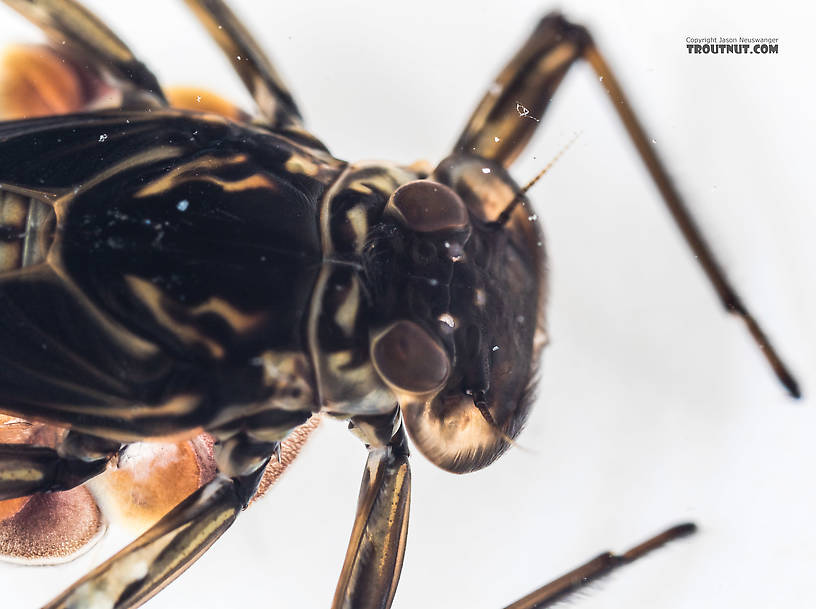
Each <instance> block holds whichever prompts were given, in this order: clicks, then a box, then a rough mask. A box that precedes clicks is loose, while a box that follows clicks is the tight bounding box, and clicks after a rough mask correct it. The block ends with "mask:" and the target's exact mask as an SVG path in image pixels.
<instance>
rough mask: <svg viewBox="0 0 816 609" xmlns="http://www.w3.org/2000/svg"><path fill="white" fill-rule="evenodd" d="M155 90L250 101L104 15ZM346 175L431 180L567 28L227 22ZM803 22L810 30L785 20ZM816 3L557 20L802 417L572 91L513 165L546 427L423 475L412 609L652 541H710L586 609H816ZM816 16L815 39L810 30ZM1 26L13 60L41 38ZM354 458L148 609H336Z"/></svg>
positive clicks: (132, 14) (52, 589) (290, 497)
mask: <svg viewBox="0 0 816 609" xmlns="http://www.w3.org/2000/svg"><path fill="white" fill-rule="evenodd" d="M88 4H89V5H91V6H92V7H93V9H94V10H97V11H98V12H99V14H100V15H102V16H103V17H104V18H105V19H106V20H108V22H109V23H110V24H111V25H112V26H113V27H114V29H116V30H117V31H118V32H119V33H120V35H121V36H122V37H123V38H124V39H125V40H127V41H128V42H129V43H130V44H131V45H132V47H133V48H134V49H135V50H137V52H138V53H139V54H140V55H141V56H142V57H143V59H144V60H145V61H146V62H147V63H148V64H149V65H150V66H151V67H152V68H153V69H154V70H155V71H156V72H157V74H158V75H159V77H160V79H161V80H162V82H165V83H179V84H199V85H205V86H209V87H211V88H213V89H214V90H216V91H219V92H221V93H222V94H223V95H226V96H228V97H232V98H233V99H236V100H238V101H240V102H245V101H246V100H247V97H246V95H245V94H244V93H243V91H242V90H241V87H240V84H239V82H238V80H237V79H236V78H235V77H233V76H232V74H231V73H230V70H229V68H228V66H227V64H226V62H225V61H224V60H223V59H222V58H221V56H220V55H219V52H218V51H217V49H216V47H215V46H214V45H213V44H211V43H209V42H208V41H207V39H206V38H205V36H204V34H203V32H202V30H201V29H200V27H199V26H198V24H197V23H196V22H195V20H194V19H193V18H192V16H191V15H190V14H188V13H187V12H186V11H185V9H184V7H183V6H182V3H181V2H166V1H159V0H150V1H147V0H141V1H140V2H122V1H117V2H111V1H107V2H104V1H102V0H95V1H93V2H88ZM233 5H234V6H235V7H236V9H237V10H238V12H239V13H240V14H242V15H243V16H244V17H245V18H246V19H247V21H248V23H249V25H250V27H251V29H252V30H253V32H254V33H255V34H256V36H257V37H258V38H259V39H260V40H261V41H262V43H263V45H264V46H265V47H266V48H267V49H268V50H269V51H270V53H271V54H272V55H273V57H274V58H275V60H276V62H277V64H278V66H279V67H280V69H281V72H282V73H283V75H284V76H285V77H286V79H287V81H288V82H289V83H290V85H291V88H292V90H293V91H294V92H295V95H296V97H297V100H298V101H299V103H300V107H301V109H302V110H303V113H304V115H305V117H306V119H307V122H308V125H309V126H310V127H311V128H312V129H313V131H314V133H316V134H317V135H318V136H320V137H321V138H322V139H323V140H324V141H325V142H326V143H327V144H328V145H329V147H330V148H331V150H332V151H333V152H334V153H335V155H337V156H338V157H340V158H346V159H349V160H356V159H369V158H386V159H393V160H397V161H404V162H411V161H413V160H415V159H417V158H427V159H429V160H431V161H437V160H439V159H441V158H442V157H443V156H445V155H446V153H447V151H448V150H449V149H450V146H451V145H452V143H453V142H454V141H455V139H456V137H457V135H458V132H459V130H460V129H461V128H462V126H463V125H464V122H465V120H466V118H467V116H468V114H469V112H470V111H471V109H472V108H473V107H474V105H475V103H476V102H477V101H478V99H479V98H480V96H481V93H482V91H483V90H484V88H485V87H486V86H487V85H488V84H489V83H490V81H491V78H492V77H493V75H494V74H495V72H496V71H497V70H498V69H499V68H500V67H501V66H502V65H503V62H504V61H505V60H506V59H507V58H509V56H510V54H511V53H512V52H513V50H514V49H515V47H516V46H517V45H518V44H520V43H521V42H522V41H523V40H524V38H525V37H526V36H527V34H528V33H529V31H530V29H531V28H532V27H533V25H534V24H535V22H536V20H537V18H538V17H539V16H541V15H542V14H543V13H544V12H545V11H547V10H549V9H550V8H552V7H548V6H546V5H543V4H541V3H540V2H538V1H516V2H498V1H494V2H483V1H479V2H476V1H470V2H464V1H456V2H441V1H439V0H436V1H434V2H430V1H427V0H414V1H412V2H399V3H395V2H390V3H384V2H382V1H380V2H377V1H374V0H361V1H357V2H347V3H335V2H327V1H318V0H299V1H290V2H284V1H277V2H261V1H252V0H243V1H237V0H234V1H233ZM793 6H797V7H799V8H796V9H794V8H792V7H793ZM805 6H806V4H805V3H794V2H791V3H784V2H775V3H768V2H736V1H735V0H734V1H730V2H721V3H711V2H702V1H687V2H677V3H672V4H666V3H658V2H645V1H636V2H600V1H599V2H593V1H591V0H583V1H575V2H565V3H564V4H563V5H562V6H561V7H560V8H561V9H562V10H564V11H565V12H566V13H567V14H568V15H569V16H570V17H571V18H572V19H574V20H576V21H579V22H581V23H584V24H586V25H587V26H589V27H590V28H591V30H592V32H593V33H594V34H595V36H596V39H597V42H598V44H599V46H600V48H601V50H602V52H604V53H606V55H607V56H608V59H609V61H610V63H611V64H612V66H613V67H614V68H615V69H616V70H617V72H618V74H619V77H620V79H621V80H622V82H623V84H624V86H625V87H626V89H627V90H628V92H629V94H630V97H631V98H632V100H633V105H634V106H635V109H636V110H637V111H638V112H639V113H640V114H641V116H642V118H643V121H644V122H645V124H646V125H647V127H648V129H649V132H650V135H651V136H652V137H653V138H654V139H655V140H656V142H657V146H658V148H659V150H660V152H661V153H662V155H663V156H664V158H665V160H666V161H667V163H668V165H669V167H670V169H671V172H672V174H673V175H674V176H675V178H676V180H677V182H678V184H679V185H680V187H681V190H682V192H683V193H685V194H686V195H687V198H688V201H689V204H690V206H691V208H692V209H693V211H694V213H695V215H696V216H697V218H698V219H699V221H700V224H701V225H702V227H703V229H704V231H705V233H706V235H707V236H708V237H709V239H710V240H711V242H712V243H713V245H714V248H715V250H716V252H717V253H718V254H719V255H720V256H721V258H722V261H723V265H724V266H725V268H726V269H727V270H728V272H729V274H730V276H731V278H732V279H733V280H734V282H735V283H736V284H737V286H738V287H739V289H740V290H741V291H742V292H743V295H744V297H745V299H746V301H747V302H748V304H749V306H752V307H753V308H754V310H755V312H756V314H757V316H758V318H759V319H760V320H761V322H762V323H764V324H765V326H766V328H767V330H768V333H769V335H770V336H771V337H772V339H773V340H774V343H775V344H776V345H778V347H779V349H780V351H781V352H782V354H783V355H784V357H785V359H786V361H788V362H790V365H791V367H792V368H793V370H794V371H795V372H796V373H797V374H798V376H799V378H800V381H801V382H802V385H803V390H804V392H805V396H806V398H805V399H804V400H802V401H801V402H799V403H796V402H794V401H792V400H790V399H788V398H787V397H786V396H785V394H784V392H783V390H782V388H781V387H780V386H779V385H778V384H777V383H776V381H775V379H774V377H773V376H772V375H771V373H770V372H769V370H768V368H767V366H766V364H765V362H764V360H763V358H762V357H761V355H760V354H759V352H758V350H757V349H756V348H755V346H754V345H753V343H752V342H751V340H750V339H749V337H748V335H747V332H746V331H745V330H744V328H743V327H742V325H741V323H740V322H739V321H737V320H735V319H730V318H729V317H727V316H726V315H725V314H724V313H723V312H722V309H721V307H720V306H719V304H718V303H717V301H716V299H715V297H714V294H713V291H712V290H711V289H710V287H709V286H708V285H707V283H706V281H705V279H704V276H703V274H702V272H701V271H700V270H699V269H698V268H697V267H696V266H695V263H694V260H693V258H692V256H691V255H690V254H689V252H688V251H687V247H686V246H685V244H684V242H683V241H682V240H681V238H680V237H679V235H678V233H677V231H676V230H675V229H674V228H673V226H672V225H671V223H670V220H669V218H668V215H667V214H666V213H665V212H664V210H663V209H662V208H661V203H660V200H659V199H658V196H657V193H656V190H655V188H654V187H653V186H652V185H651V184H650V183H649V181H648V179H647V176H646V173H645V171H644V170H643V168H642V167H641V164H640V162H639V160H638V159H637V157H636V156H635V154H634V151H633V147H632V146H631V145H630V144H629V143H628V141H626V140H625V139H624V135H623V129H622V128H621V127H620V126H619V124H618V123H617V119H616V117H615V115H614V114H613V112H612V111H611V108H610V104H609V102H608V101H607V100H606V99H605V97H604V96H603V94H602V92H601V88H600V87H599V86H598V83H597V77H595V76H594V75H593V74H592V73H591V71H590V70H589V69H588V68H586V67H579V68H577V69H575V70H574V72H573V73H572V74H571V75H570V76H569V77H568V78H567V80H566V81H565V83H564V85H563V87H562V89H561V90H560V92H559V94H558V95H557V96H556V99H555V101H554V102H553V104H552V106H551V109H550V112H549V113H548V116H547V118H546V121H545V122H544V123H543V124H542V127H541V129H540V130H539V134H538V135H537V137H536V138H535V139H534V141H533V142H532V144H531V145H530V147H529V148H528V149H527V150H526V151H525V153H524V154H523V155H522V157H521V159H520V161H519V162H518V163H517V165H516V166H515V167H514V169H513V172H514V175H515V176H516V177H517V179H518V180H519V181H520V182H526V181H527V180H528V179H529V178H530V177H532V176H533V175H534V174H535V173H536V172H537V171H538V170H539V169H540V168H541V167H543V166H544V165H545V164H546V163H547V162H548V161H549V160H550V159H551V158H552V157H553V156H554V155H555V154H556V153H557V151H558V150H559V149H561V147H562V146H563V145H564V144H565V143H566V142H567V141H568V140H569V139H570V138H571V137H572V135H573V134H574V133H575V132H578V131H580V132H581V133H582V135H581V136H580V138H579V139H578V141H577V142H576V143H575V145H573V147H572V148H571V149H570V150H569V151H568V152H567V154H566V155H565V156H564V157H563V158H562V159H561V160H560V161H559V162H558V163H557V164H556V166H555V167H554V169H553V170H552V171H551V172H550V173H549V174H548V176H547V177H546V178H545V179H543V180H542V181H541V182H540V184H539V185H538V186H537V187H536V188H535V190H534V191H533V192H532V198H533V200H534V202H535V203H536V205H537V211H538V214H539V216H540V217H542V218H543V221H544V227H545V230H546V234H547V237H548V246H549V251H550V255H551V264H552V271H551V277H550V280H551V291H552V298H551V302H550V304H549V309H548V311H549V318H550V324H549V326H550V331H551V336H552V344H551V346H550V347H549V348H548V349H547V351H546V353H545V356H544V361H543V367H542V381H541V383H540V386H539V396H540V397H539V401H538V404H537V405H536V408H535V409H534V411H533V413H532V415H531V417H530V421H529V424H528V428H527V430H526V432H525V433H523V434H522V435H521V436H520V438H519V442H520V443H521V444H523V445H524V446H525V447H527V448H528V449H530V450H529V452H523V451H519V450H515V451H512V452H511V453H510V454H508V455H506V456H505V457H503V458H502V459H501V460H500V461H499V462H497V463H496V464H494V465H493V466H491V467H490V468H488V469H487V470H485V471H483V472H480V473H477V474H471V475H468V476H460V477H457V476H452V475H450V474H446V473H444V472H442V471H441V470H437V469H435V468H434V467H433V466H432V465H430V464H429V463H427V462H426V461H424V460H423V459H422V457H421V455H415V458H414V459H413V474H414V476H413V480H414V484H413V507H412V513H411V530H410V533H409V537H408V547H407V553H406V560H405V567H404V570H403V575H402V580H401V583H400V587H399V591H398V593H397V596H396V600H395V604H394V606H395V607H397V608H417V607H427V608H443V607H444V608H447V607H468V608H472V609H480V608H485V609H497V608H498V607H501V606H503V605H504V604H507V603H509V602H510V601H512V600H514V599H515V598H517V597H518V596H520V595H522V594H524V593H526V592H528V591H529V590H531V589H533V588H535V587H537V586H538V585H540V584H541V583H543V582H544V581H546V580H548V579H550V578H551V577H554V576H556V575H558V574H560V573H562V572H563V571H565V570H567V569H569V568H571V567H573V566H575V565H577V564H578V563H580V562H583V561H584V560H586V559H588V558H590V557H592V556H593V555H595V554H596V553H597V552H599V551H601V550H604V549H614V550H624V549H626V548H627V547H628V546H629V545H631V544H632V543H634V542H637V541H640V540H641V539H642V538H644V536H647V535H650V534H652V533H655V532H657V531H659V530H661V529H662V528H663V527H664V526H667V525H670V524H673V523H676V522H679V521H684V520H693V521H695V522H697V523H698V524H699V525H700V526H701V531H700V533H699V534H698V535H697V536H696V537H694V538H692V539H690V540H688V541H685V542H682V543H678V544H675V545H673V546H671V547H668V548H666V549H664V550H663V551H661V552H659V553H657V554H655V555H653V556H652V557H650V558H649V559H647V560H645V561H643V562H642V563H640V564H638V565H636V566H631V567H628V568H626V569H625V570H624V571H621V572H620V573H619V574H618V575H616V576H615V577H613V578H612V579H611V580H607V581H606V582H604V583H603V584H602V585H600V586H596V588H595V589H593V590H592V591H591V592H589V593H588V594H586V595H585V596H584V597H583V598H579V599H577V600H575V601H574V604H575V606H576V607H581V608H582V609H589V608H592V607H604V608H614V607H626V608H641V607H643V608H645V607H660V608H665V609H679V608H699V607H739V608H741V609H754V608H764V607H769V608H770V607H785V608H786V609H798V608H803V609H804V608H810V607H813V606H814V605H816V586H814V585H813V577H814V575H813V574H814V570H816V525H815V524H814V518H813V513H814V508H816V492H814V489H813V472H814V469H816V442H814V439H815V438H816V403H814V401H813V400H811V399H809V398H808V397H807V396H812V395H813V394H814V392H815V391H816V382H815V381H816V376H814V370H816V367H815V365H816V348H814V339H816V322H814V316H813V312H814V310H816V291H815V290H814V268H815V267H814V262H815V261H816V260H815V257H814V250H815V249H816V248H814V246H813V235H814V230H816V218H815V217H814V214H815V212H814V206H813V204H812V201H813V194H812V188H813V180H812V179H811V172H812V161H813V157H814V155H813V140H814V135H816V130H815V129H814V118H813V111H812V108H813V103H814V84H813V77H812V74H813V58H814V57H816V52H814V46H813V45H814V42H813V35H812V27H813V25H812V24H813V23H814V17H816V13H815V12H814V9H812V8H807V9H806V8H804V7H805ZM805 11H808V14H805ZM708 35H728V36H740V35H745V36H776V37H779V38H780V43H779V44H780V46H779V48H780V53H779V55H773V56H764V57H763V56H757V55H752V56H690V55H688V54H687V52H686V48H685V37H686V36H708ZM35 37H36V32H35V30H34V29H32V28H30V27H29V26H28V25H27V24H25V23H24V22H23V21H22V20H21V19H19V18H17V16H16V15H14V14H12V13H11V11H9V10H6V9H5V8H3V9H2V12H0V40H2V41H12V40H21V39H26V40H31V39H34V38H35ZM364 458H365V454H364V450H363V448H362V447H361V446H360V445H359V443H358V442H357V440H355V439H354V438H352V437H351V436H350V434H347V433H346V432H345V431H344V429H343V426H342V425H339V424H331V425H329V424H327V425H325V427H324V428H323V429H322V430H320V431H319V432H318V433H317V434H316V435H315V438H314V439H313V441H312V442H311V443H310V445H309V446H308V447H307V449H306V451H305V454H304V455H303V457H302V458H301V459H300V460H299V461H298V462H297V463H296V464H295V465H294V466H293V467H292V469H291V471H290V472H288V474H287V475H286V477H285V479H284V480H283V481H282V482H281V483H280V485H279V486H278V487H276V488H275V489H273V491H272V492H271V493H270V496H269V497H268V498H267V499H266V500H264V501H263V502H262V503H260V504H258V505H256V506H253V508H252V509H250V510H249V511H248V512H247V513H245V514H244V515H243V516H242V517H241V518H240V520H239V521H238V522H237V523H236V525H235V526H234V527H233V529H232V530H231V531H229V532H228V533H227V534H226V535H225V537H224V538H223V539H222V540H221V541H219V542H218V543H217V544H216V546H214V547H213V549H212V550H211V551H210V552H208V553H207V555H205V556H204V557H203V558H202V559H201V560H200V561H199V563H198V564H196V565H195V566H194V567H193V568H192V569H191V570H190V571H188V572H187V573H186V574H185V575H183V576H182V577H181V579H179V580H178V581H177V582H175V583H174V584H172V585H171V586H170V587H169V588H168V589H167V590H165V591H164V592H162V593H161V594H160V595H159V596H158V597H156V598H155V599H154V600H152V601H150V603H149V604H148V607H151V608H153V609H159V608H161V607H166V608H175V609H185V608H188V607H262V606H275V607H304V608H312V607H314V608H322V607H327V606H328V605H329V603H330V600H331V598H332V594H333V590H334V585H335V580H336V577H337V574H338V573H339V569H340V565H341V563H342V560H343V556H344V552H345V546H346V542H347V539H348V534H349V531H350V528H351V524H352V520H353V516H354V510H355V504H356V496H357V491H358V485H359V478H360V474H361V472H362V468H363V462H364ZM113 549H114V548H113V547H112V545H110V544H108V545H102V546H100V547H98V548H95V549H94V550H92V551H91V552H90V554H89V555H87V556H86V557H84V558H83V559H81V560H79V561H77V562H76V563H74V564H72V565H69V566H66V567H60V568H21V567H7V568H3V569H0V585H2V589H3V606H4V607H5V608H8V609H17V608H30V607H34V606H38V604H42V603H43V602H45V601H47V600H49V599H50V598H51V597H52V596H54V595H55V594H56V593H57V592H58V591H59V590H60V589H62V588H63V587H65V586H67V585H68V584H69V583H70V582H71V581H72V580H73V579H75V578H76V577H78V576H79V575H81V574H82V573H83V572H84V571H86V570H88V568H90V566H92V565H93V564H95V563H97V562H99V561H101V560H102V559H103V558H104V557H106V556H107V555H108V554H109V553H110V552H112V551H113Z"/></svg>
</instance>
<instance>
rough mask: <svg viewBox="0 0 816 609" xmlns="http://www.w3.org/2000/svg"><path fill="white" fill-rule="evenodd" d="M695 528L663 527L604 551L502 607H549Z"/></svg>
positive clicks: (525, 608) (526, 608)
mask: <svg viewBox="0 0 816 609" xmlns="http://www.w3.org/2000/svg"><path fill="white" fill-rule="evenodd" d="M696 530H697V527H696V525H694V524H692V523H690V522H688V523H685V524H680V525H677V526H674V527H672V528H670V529H667V530H666V531H663V532H662V533H660V534H659V535H656V536H654V537H651V538H649V539H648V540H646V541H644V542H643V543H641V544H638V545H637V546H635V547H634V548H632V549H630V550H628V551H627V552H624V553H623V554H612V553H611V552H604V553H603V554H600V555H598V556H596V557H595V558H593V559H592V560H590V561H589V562H586V563H584V564H583V565H581V566H580V567H578V568H576V569H573V570H572V571H570V572H569V573H566V574H564V575H562V576H561V577H559V578H558V579H555V580H553V581H551V582H550V583H548V584H545V585H544V586H542V587H541V588H539V589H538V590H535V591H533V592H531V593H530V594H528V595H527V596H525V597H524V598H520V599H519V600H517V601H516V602H515V603H512V604H511V605H508V606H507V607H505V609H542V608H543V607H549V606H551V605H553V604H555V603H558V602H561V601H563V600H564V598H565V597H567V596H569V595H571V594H572V593H574V592H576V591H578V590H580V589H581V588H584V587H585V586H588V585H589V584H591V583H592V582H594V581H596V580H598V579H600V578H601V577H604V576H606V575H608V574H609V573H611V572H612V571H614V570H615V569H617V568H618V567H621V566H623V565H628V564H629V563H631V562H633V561H635V560H637V559H638V558H641V557H643V556H645V555H646V554H648V553H649V552H651V551H653V550H656V549H658V548H660V547H662V546H664V545H666V544H667V543H669V542H670V541H674V540H675V539H680V538H682V537H686V536H688V535H691V534H692V533H694V532H695V531H696Z"/></svg>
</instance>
